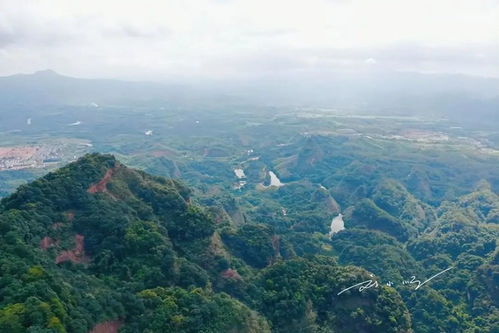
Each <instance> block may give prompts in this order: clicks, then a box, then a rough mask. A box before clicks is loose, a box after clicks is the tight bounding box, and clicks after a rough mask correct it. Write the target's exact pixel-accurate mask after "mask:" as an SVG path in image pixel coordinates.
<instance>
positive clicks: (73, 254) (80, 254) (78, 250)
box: [55, 235, 89, 264]
mask: <svg viewBox="0 0 499 333" xmlns="http://www.w3.org/2000/svg"><path fill="white" fill-rule="evenodd" d="M84 239H85V237H84V236H83V235H76V236H75V247H74V248H73V249H72V250H66V251H62V252H61V253H59V255H58V256H57V257H56V258H55V263H56V264H58V263H61V262H65V261H72V262H74V263H87V262H88V261H89V259H88V257H87V256H85V249H84V247H83V243H84Z"/></svg>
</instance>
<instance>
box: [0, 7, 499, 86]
mask: <svg viewBox="0 0 499 333" xmlns="http://www.w3.org/2000/svg"><path fill="white" fill-rule="evenodd" d="M457 52H460V53H457ZM462 53H464V54H462ZM498 53H499V2H498V1H496V0H494V1H493V0H438V1H435V0H418V1H412V0H378V1H372V0H352V1H347V0H338V1H331V0H307V1H293V0H291V1H290V0H270V1H269V0H225V1H220V0H218V1H217V0H176V1H173V0H172V1H157V0H142V1H134V0H87V1H77V0H45V1H35V0H33V1H22V0H21V1H20V0H2V1H1V2H0V74H12V73H15V72H30V71H34V70H38V69H42V68H53V69H55V70H56V71H60V72H63V73H67V74H70V75H75V76H93V77H120V78H133V79H163V78H169V77H172V76H175V77H182V76H184V77H226V76H239V75H242V76H244V75H252V74H254V73H260V72H261V73H264V74H265V73H272V72H273V71H278V72H279V71H286V70H297V69H302V70H306V69H310V68H313V69H321V68H324V69H331V68H336V67H345V66H346V67H349V66H351V67H355V66H356V65H358V64H361V63H364V62H365V63H373V61H372V60H374V61H375V62H376V63H377V66H379V65H380V64H383V66H386V67H388V68H391V69H404V70H418V71H442V72H460V73H468V74H477V75H485V76H499V60H498V59H497V57H496V56H497V54H498ZM366 59H367V60H366ZM370 59H372V60H370Z"/></svg>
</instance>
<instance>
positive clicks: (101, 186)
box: [87, 168, 114, 193]
mask: <svg viewBox="0 0 499 333" xmlns="http://www.w3.org/2000/svg"><path fill="white" fill-rule="evenodd" d="M113 172H114V169H113V168H111V169H109V170H107V171H106V174H105V175H104V177H102V179H101V180H99V182H98V183H97V184H93V185H91V186H90V187H89V188H88V190H87V192H88V193H98V192H107V187H106V186H107V183H109V181H110V180H111V177H112V175H113Z"/></svg>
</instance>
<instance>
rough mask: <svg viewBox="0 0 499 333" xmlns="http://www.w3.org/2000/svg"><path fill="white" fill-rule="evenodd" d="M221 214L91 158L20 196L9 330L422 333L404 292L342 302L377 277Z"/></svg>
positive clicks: (371, 293) (0, 207)
mask: <svg viewBox="0 0 499 333" xmlns="http://www.w3.org/2000/svg"><path fill="white" fill-rule="evenodd" d="M216 208H217V206H216V205H213V206H212V207H202V206H200V205H198V204H197V203H196V200H195V199H194V198H193V197H192V191H191V190H190V189H189V188H187V187H186V186H185V185H183V184H182V183H180V182H178V181H176V180H172V179H166V178H161V177H156V176H150V175H148V174H146V173H144V172H141V171H137V170H134V169H130V168H127V167H126V166H124V165H123V164H121V163H120V162H118V161H117V160H115V158H114V157H113V156H111V155H99V154H91V155H86V156H84V157H83V158H81V159H79V160H78V161H76V162H74V163H71V164H69V165H67V166H65V167H63V168H61V169H59V170H57V171H55V172H52V173H49V174H47V175H46V176H44V177H43V178H40V179H38V180H36V181H34V182H32V183H30V184H27V185H23V186H21V187H19V189H18V190H17V191H16V192H15V193H14V194H12V195H10V196H8V197H6V198H4V199H3V200H2V201H1V204H0V237H1V241H0V247H1V258H0V331H2V332H26V331H28V332H89V331H91V330H92V329H93V332H103V330H104V332H105V331H116V330H117V329H118V328H119V329H120V332H267V331H274V332H409V331H410V330H411V326H412V323H411V314H410V312H409V311H408V307H407V306H406V305H405V304H404V301H403V298H402V297H401V296H400V295H399V293H398V292H397V290H396V289H394V288H390V287H388V286H384V285H381V286H380V287H379V288H374V289H368V290H365V291H363V292H362V293H360V292H358V291H354V290H352V291H348V292H345V293H342V294H341V295H338V293H339V291H341V290H343V289H345V288H348V287H349V286H351V285H354V284H356V283H358V282H360V281H364V280H367V279H370V278H371V277H370V275H369V274H370V273H369V272H368V271H366V270H364V269H362V268H359V267H355V266H341V265H340V264H338V262H337V260H336V259H335V258H334V257H333V256H332V255H331V254H330V253H329V254H326V255H324V253H322V254H320V253H317V252H314V251H313V250H308V249H307V248H305V249H304V248H301V249H298V248H295V244H302V242H293V241H292V239H293V237H297V234H299V233H296V234H295V233H293V232H286V233H284V232H281V233H279V232H277V231H276V230H275V229H274V228H273V227H272V226H270V225H266V224H259V223H254V222H252V223H243V224H242V225H237V224H234V223H233V222H232V220H231V219H221V218H220V215H219V214H218V213H217V212H219V210H217V209H216ZM307 235H310V236H312V235H311V234H306V233H305V235H304V237H305V238H304V239H307V238H308V237H309V236H307ZM382 237H386V238H388V239H391V238H390V237H389V236H382ZM349 239H351V238H350V237H347V239H346V240H345V241H348V240H349ZM390 242H391V243H392V244H393V245H392V246H394V247H398V246H399V243H397V241H395V240H390ZM333 245H334V242H333ZM489 250H490V249H489ZM297 253H301V254H297ZM303 256H304V257H303ZM340 259H341V260H346V261H348V260H351V259H349V258H346V259H343V258H342V257H341V256H340ZM479 264H480V265H482V266H481V267H482V268H481V269H482V270H487V269H492V268H487V267H493V265H494V264H496V263H495V262H493V261H491V262H489V263H486V262H485V261H483V262H479ZM484 265H489V266H484ZM477 278H484V279H487V278H489V277H488V276H483V277H481V275H478V276H477ZM490 283H493V281H492V282H490ZM481 287H482V289H484V290H482V289H480V288H478V289H477V290H476V295H477V296H476V297H481V298H483V301H481V302H482V303H481V304H483V302H487V299H488V298H487V297H489V296H487V295H488V294H487V293H488V288H487V285H482V286H481ZM430 296H431V295H430ZM430 296H429V297H430ZM490 297H491V299H493V295H491V296H490ZM419 301H420V300H415V302H419ZM489 302H490V300H489ZM463 311H464V310H463ZM449 315H450V313H449Z"/></svg>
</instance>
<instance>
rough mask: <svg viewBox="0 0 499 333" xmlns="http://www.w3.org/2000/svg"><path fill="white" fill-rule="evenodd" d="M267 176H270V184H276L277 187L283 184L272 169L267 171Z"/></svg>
mask: <svg viewBox="0 0 499 333" xmlns="http://www.w3.org/2000/svg"><path fill="white" fill-rule="evenodd" d="M269 176H270V186H277V187H281V186H284V184H283V183H281V180H280V179H279V178H277V176H276V174H275V173H274V172H273V171H269Z"/></svg>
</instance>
